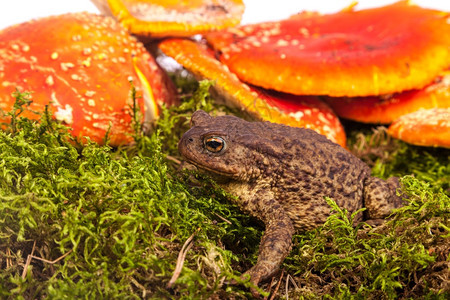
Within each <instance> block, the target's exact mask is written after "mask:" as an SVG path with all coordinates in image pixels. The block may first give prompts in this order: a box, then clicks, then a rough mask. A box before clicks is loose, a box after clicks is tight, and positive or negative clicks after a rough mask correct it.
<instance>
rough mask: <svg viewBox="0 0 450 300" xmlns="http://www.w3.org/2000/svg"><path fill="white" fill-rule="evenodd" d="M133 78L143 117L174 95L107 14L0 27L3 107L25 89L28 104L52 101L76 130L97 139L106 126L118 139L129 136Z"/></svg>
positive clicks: (151, 61) (133, 41)
mask: <svg viewBox="0 0 450 300" xmlns="http://www.w3.org/2000/svg"><path fill="white" fill-rule="evenodd" d="M130 81H132V82H133V84H134V86H135V87H136V90H137V94H138V96H139V98H138V99H137V100H138V101H137V102H138V105H139V107H140V109H141V112H142V113H143V115H144V119H145V121H152V120H154V119H155V118H156V117H157V115H158V104H161V103H163V102H164V103H166V104H169V105H170V104H173V103H174V102H175V101H176V97H175V90H174V86H173V84H172V83H171V82H170V81H169V79H168V78H167V76H166V74H165V73H164V72H163V71H162V70H161V69H160V67H159V66H158V65H157V64H156V62H155V60H154V59H153V58H152V56H151V55H150V54H149V53H148V52H147V51H146V50H145V48H144V47H143V46H142V44H141V43H139V42H138V41H137V40H136V39H135V38H133V37H131V36H130V35H129V34H128V33H127V31H126V30H125V29H124V28H123V27H122V26H121V25H120V24H119V23H117V22H115V21H114V20H113V19H111V18H109V17H103V16H98V15H94V14H88V13H77V14H65V15H60V16H53V17H47V18H42V19H38V20H35V21H31V22H26V23H22V24H19V25H15V26H11V27H9V28H6V29H4V30H3V31H0V82H1V85H0V108H1V109H2V110H3V111H8V110H10V109H11V108H12V105H13V103H14V99H13V97H12V95H11V94H12V92H14V91H15V90H16V88H17V89H19V91H30V92H32V94H31V96H32V100H33V103H32V104H31V106H30V110H34V111H43V109H44V106H45V105H46V104H48V103H49V102H50V103H51V106H50V107H51V110H52V111H53V115H54V117H55V118H56V119H58V120H60V121H63V122H64V123H65V124H67V125H69V126H70V127H71V128H72V134H73V135H74V136H76V137H81V136H88V137H89V138H90V139H91V140H93V141H96V142H99V143H101V142H102V141H103V139H104V137H105V134H106V133H107V132H108V131H109V133H110V143H111V145H118V144H121V143H126V142H129V141H131V139H132V138H131V136H130V133H131V132H132V126H131V121H132V120H131V105H132V102H131V97H130V90H131V84H130ZM144 103H145V105H144ZM25 116H27V117H30V118H36V117H37V116H36V115H34V114H32V113H30V112H29V113H28V114H25ZM2 121H5V120H2Z"/></svg>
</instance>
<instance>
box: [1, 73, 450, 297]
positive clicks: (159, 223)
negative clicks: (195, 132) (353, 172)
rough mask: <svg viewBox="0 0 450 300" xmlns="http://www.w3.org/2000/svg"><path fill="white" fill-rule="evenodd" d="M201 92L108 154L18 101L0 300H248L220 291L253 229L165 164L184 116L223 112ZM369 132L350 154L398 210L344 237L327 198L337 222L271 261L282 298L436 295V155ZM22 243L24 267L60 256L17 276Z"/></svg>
mask: <svg viewBox="0 0 450 300" xmlns="http://www.w3.org/2000/svg"><path fill="white" fill-rule="evenodd" d="M210 84H212V83H210V82H200V83H199V84H198V85H197V84H193V86H194V87H195V88H196V90H195V91H192V90H186V91H184V93H185V94H186V97H185V99H183V103H182V104H181V105H180V106H178V107H171V108H163V110H162V115H161V118H160V120H159V122H158V123H157V124H156V125H155V128H154V131H153V132H154V133H153V134H151V135H150V136H146V135H144V134H143V131H142V127H141V125H140V121H139V111H137V110H134V118H135V125H134V127H133V128H134V130H135V133H134V138H135V143H134V144H133V145H131V146H127V147H121V148H118V149H115V148H111V147H109V146H98V145H96V144H94V143H87V144H86V145H80V144H78V143H77V142H76V141H74V140H73V139H72V138H71V137H70V135H69V133H68V131H67V129H66V128H65V127H64V126H62V125H60V124H58V123H56V122H55V121H52V119H51V115H50V112H49V111H47V110H46V111H45V112H44V113H43V115H42V117H41V122H40V123H36V122H33V121H30V120H28V119H23V118H21V117H20V115H21V112H22V110H23V109H26V105H27V103H28V101H26V95H24V94H17V99H18V101H17V106H16V107H15V108H14V110H13V111H12V112H10V113H9V116H10V117H11V118H12V119H13V120H14V121H13V122H12V123H11V125H8V126H6V127H5V128H4V130H3V131H0V298H6V299H8V298H9V299H21V298H22V299H31V298H33V299H34V298H43V297H49V298H55V299H58V298H69V299H71V298H83V297H84V298H108V299H109V298H120V299H122V298H124V299H127V298H157V299H161V298H166V299H172V298H177V299H192V298H197V299H207V298H238V299H239V298H250V293H249V290H248V288H246V287H245V286H246V285H247V286H248V283H245V284H244V285H227V284H225V282H227V281H230V280H232V279H235V280H237V281H239V274H240V272H244V271H245V270H247V269H248V268H249V267H251V266H252V265H253V264H254V263H255V261H256V255H257V250H258V249H257V248H258V244H259V240H260V238H261V235H262V232H263V229H264V228H263V226H262V224H261V223H260V222H258V221H257V220H255V219H253V218H251V217H249V216H247V215H245V214H243V213H241V212H240V211H239V209H238V208H237V207H236V206H235V205H233V204H231V202H230V201H229V200H228V198H229V197H230V196H229V195H226V194H225V193H224V192H223V191H222V190H221V189H219V188H218V187H217V186H216V185H215V184H214V182H213V181H212V180H211V179H209V178H206V177H204V176H202V175H200V174H197V173H195V172H192V171H184V172H181V171H179V169H180V166H179V164H178V163H177V160H179V159H180V157H179V156H178V151H177V142H178V139H179V137H180V135H181V134H182V133H183V132H184V131H185V130H186V129H187V128H188V127H189V125H188V120H189V117H190V115H191V114H192V112H193V111H195V110H197V109H204V110H206V111H213V112H214V113H223V111H225V110H227V108H225V107H222V106H218V105H216V104H214V103H213V99H212V98H211V97H210V95H209V93H208V90H209V87H210ZM377 134H379V133H377V132H375V133H372V132H368V133H367V132H366V134H365V135H364V136H361V135H360V137H356V136H357V134H356V133H355V134H353V136H354V138H353V139H351V140H352V141H353V142H352V143H353V144H354V145H356V146H355V147H356V148H353V149H354V150H355V152H356V153H357V154H358V155H360V156H361V157H362V158H363V159H365V160H366V161H367V162H368V163H369V164H371V166H373V172H374V174H375V175H377V176H381V177H389V176H391V175H399V176H402V183H403V191H404V192H405V193H406V194H407V195H408V197H409V198H408V200H407V201H408V205H406V206H405V207H404V208H401V209H399V210H398V212H397V213H396V214H395V215H394V216H393V217H392V219H391V220H390V221H389V222H388V223H386V224H384V225H382V226H378V227H374V228H372V227H370V226H369V225H367V224H360V225H358V226H357V227H353V226H352V225H351V224H352V220H351V218H350V219H349V218H348V217H347V214H346V213H345V211H342V210H341V209H340V208H339V207H337V206H336V205H335V204H334V203H333V202H332V201H331V200H329V204H330V205H331V206H332V208H333V209H334V210H335V211H336V215H333V216H331V217H330V218H329V219H328V221H327V223H326V224H324V225H323V226H322V227H320V228H318V229H316V230H314V231H311V232H307V233H305V234H301V235H296V236H295V239H294V249H293V251H292V253H291V254H290V255H289V257H288V258H287V259H286V261H285V263H284V265H283V268H284V270H285V271H287V273H288V274H289V275H290V276H292V278H293V280H294V281H295V282H296V284H297V286H298V288H297V289H294V286H293V285H292V283H291V282H290V281H289V285H288V293H289V297H290V298H293V297H294V298H295V297H304V298H311V299H314V298H351V297H353V298H361V299H362V298H377V299H378V298H393V297H399V298H444V297H445V296H446V295H448V293H449V287H448V283H447V285H446V283H445V280H447V282H448V265H449V260H450V258H449V253H450V249H449V245H450V241H449V239H450V232H449V228H450V224H449V219H448V212H449V205H450V204H449V203H450V201H449V198H448V192H449V191H448V189H449V174H450V170H449V163H448V162H449V161H448V159H449V153H448V150H440V149H429V148H419V147H413V146H409V145H406V144H404V143H399V142H396V141H393V140H391V139H389V138H387V137H386V136H385V135H381V137H382V138H379V136H378V137H377ZM105 140H107V137H105ZM363 140H364V142H361V141H363ZM370 140H376V142H375V143H372V144H370V143H369V142H370ZM358 143H360V144H358ZM358 147H359V148H358ZM358 149H359V150H358ZM358 151H359V152H358ZM411 175H413V176H411ZM192 234H194V235H195V237H194V242H193V246H192V248H191V249H190V250H189V251H188V252H187V255H186V258H185V263H184V267H183V268H182V271H181V273H180V276H179V278H178V279H177V281H176V282H175V284H174V285H173V287H172V288H167V287H166V285H167V283H168V282H169V280H170V278H171V277H172V274H173V272H174V270H175V265H176V262H177V257H178V253H179V252H180V250H181V249H182V246H183V244H184V243H185V241H186V240H187V239H188V238H189V237H190V236H191V235H192ZM34 243H36V245H35V250H34V252H33V253H34V256H36V257H40V258H44V259H47V260H49V261H53V260H56V259H58V258H60V257H61V256H62V255H64V254H67V256H65V257H63V258H62V259H61V260H59V261H57V262H54V263H50V262H45V261H42V260H39V259H36V258H34V259H32V260H31V263H30V264H29V265H27V270H26V273H25V274H26V276H25V278H22V272H23V270H24V266H25V264H26V259H27V256H28V255H29V254H31V252H32V249H33V244H34ZM446 272H447V273H446ZM446 276H447V277H446ZM285 280H286V279H285V278H284V279H283V285H282V286H284V285H285ZM262 288H263V289H267V285H264V286H262ZM284 295H285V289H284V288H280V290H279V292H278V296H280V297H282V296H284Z"/></svg>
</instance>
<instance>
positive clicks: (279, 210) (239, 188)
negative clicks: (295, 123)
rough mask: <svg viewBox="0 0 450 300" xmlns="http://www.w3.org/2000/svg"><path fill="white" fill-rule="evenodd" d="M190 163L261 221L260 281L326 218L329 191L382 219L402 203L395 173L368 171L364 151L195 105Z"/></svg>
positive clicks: (182, 145) (253, 272)
mask: <svg viewBox="0 0 450 300" xmlns="http://www.w3.org/2000/svg"><path fill="white" fill-rule="evenodd" d="M178 149H179V151H180V153H181V155H182V156H183V157H184V158H185V159H186V161H187V162H189V163H191V164H193V165H195V166H197V167H198V168H199V169H200V170H202V171H204V172H206V173H207V174H209V175H210V176H212V177H213V178H214V179H215V180H216V181H217V183H218V184H219V185H220V186H221V187H222V188H223V189H225V190H226V191H227V192H229V193H231V194H233V195H236V196H237V197H236V199H238V200H237V201H238V203H237V204H238V205H239V206H240V207H241V209H242V210H244V211H246V212H248V213H250V214H251V215H252V216H254V217H256V218H258V219H260V220H261V221H262V222H264V225H265V233H264V235H263V237H262V239H261V244H260V247H259V253H258V260H257V263H256V264H255V265H254V266H253V267H252V268H251V269H250V270H248V271H247V272H246V273H245V274H244V276H245V275H246V274H249V275H250V279H251V281H252V282H253V283H254V284H255V285H257V284H258V283H259V282H260V281H262V280H265V279H268V278H270V277H271V276H272V275H274V273H275V272H276V271H277V270H278V268H279V267H280V265H281V263H282V262H283V260H284V258H285V257H286V256H287V255H288V254H289V252H290V250H291V246H292V235H293V234H294V232H295V231H296V230H298V231H306V230H310V229H313V228H315V227H317V226H319V225H321V224H323V223H324V222H325V220H326V219H327V217H328V216H329V215H330V207H329V205H328V204H327V202H326V200H325V197H330V198H332V199H333V200H334V201H335V202H336V203H337V204H338V205H339V206H340V207H341V208H345V209H347V210H348V212H349V213H353V212H355V211H357V210H358V209H360V208H362V207H365V208H366V210H365V211H364V212H363V213H361V214H358V216H357V219H358V220H357V221H360V220H362V219H363V218H365V219H380V218H383V217H386V216H387V215H389V213H390V211H391V210H392V209H393V208H396V207H399V206H401V198H400V197H398V196H397V194H396V189H397V188H398V187H399V182H398V179H397V178H394V177H392V178H389V179H388V180H382V179H380V178H376V177H372V176H371V175H370V171H371V170H370V168H369V167H368V166H367V165H366V164H365V163H364V162H362V161H361V160H360V159H359V158H357V157H356V156H354V155H353V154H351V153H350V152H348V151H347V150H346V149H344V148H342V147H341V146H339V145H337V144H335V143H333V142H331V141H330V140H328V139H327V138H326V137H325V136H323V135H321V134H318V133H316V132H315V131H313V130H310V129H305V128H294V127H289V126H286V125H281V124H274V123H270V122H248V121H245V120H242V119H240V118H238V117H235V116H219V117H212V116H210V115H209V114H207V113H206V112H204V111H201V110H199V111H196V112H195V113H194V114H193V115H192V118H191V129H190V130H188V131H187V132H186V133H185V134H184V135H183V136H182V138H181V140H180V141H179V144H178Z"/></svg>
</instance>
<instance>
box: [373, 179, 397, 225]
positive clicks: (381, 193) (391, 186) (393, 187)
mask: <svg viewBox="0 0 450 300" xmlns="http://www.w3.org/2000/svg"><path fill="white" fill-rule="evenodd" d="M399 187H400V184H399V181H398V178H397V177H391V178H389V179H387V180H383V179H380V178H377V177H369V178H367V179H366V181H365V183H364V206H365V207H366V209H367V210H366V211H365V214H366V215H365V216H366V219H381V218H385V217H387V216H388V215H389V214H390V213H391V211H392V209H394V208H398V207H401V206H402V205H403V203H402V198H401V197H399V196H398V195H397V189H398V188H399Z"/></svg>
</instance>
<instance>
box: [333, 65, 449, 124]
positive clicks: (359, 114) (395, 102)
mask: <svg viewBox="0 0 450 300" xmlns="http://www.w3.org/2000/svg"><path fill="white" fill-rule="evenodd" d="M325 101H326V102H327V103H328V104H329V105H330V106H331V107H332V108H333V110H334V111H335V113H336V114H337V115H338V116H339V117H342V118H345V119H349V120H353V121H358V122H363V123H382V124H390V123H392V122H393V121H394V120H396V119H398V118H399V117H401V116H402V115H406V114H408V113H412V112H414V111H417V110H419V109H429V108H434V107H441V108H446V107H450V71H449V70H446V71H444V72H442V74H441V75H440V76H439V77H438V78H436V79H435V80H434V82H433V83H431V84H429V85H428V86H426V87H424V88H423V89H420V90H410V91H405V92H401V93H397V94H390V95H384V96H369V97H354V98H349V97H345V98H332V97H327V98H325Z"/></svg>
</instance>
